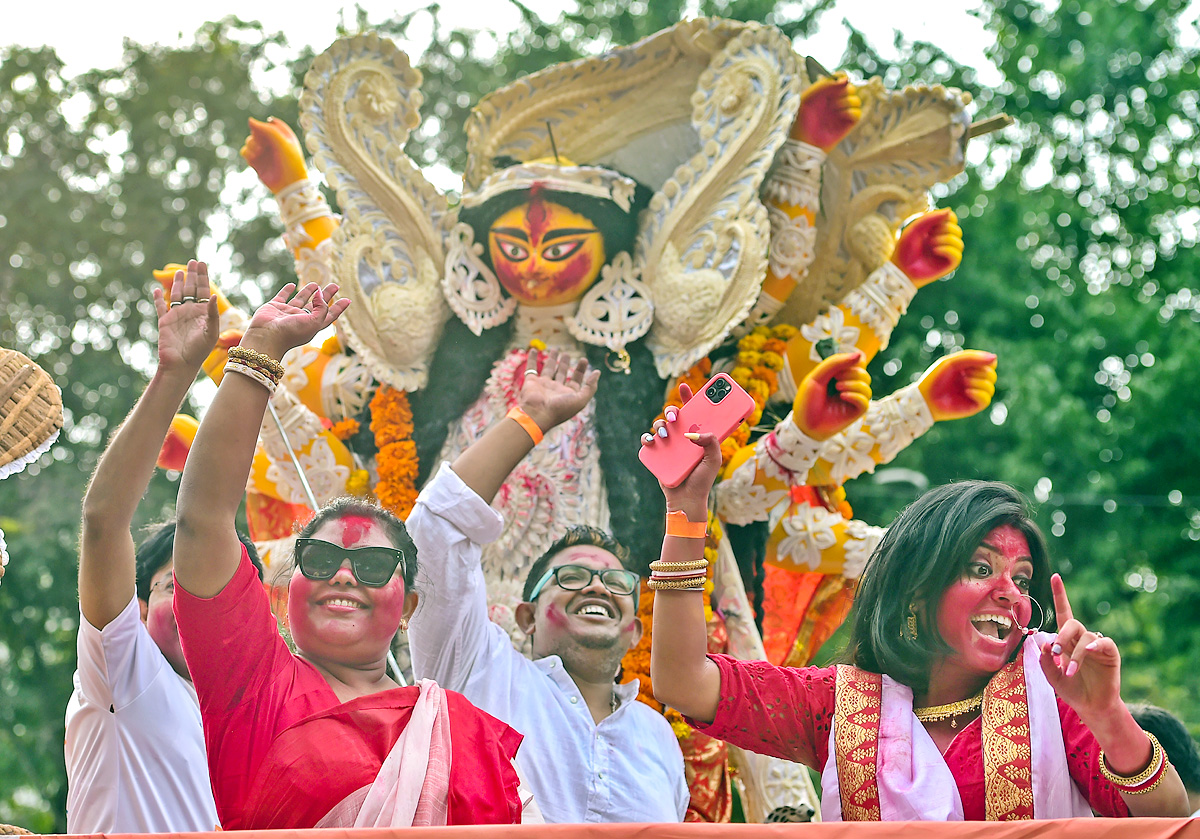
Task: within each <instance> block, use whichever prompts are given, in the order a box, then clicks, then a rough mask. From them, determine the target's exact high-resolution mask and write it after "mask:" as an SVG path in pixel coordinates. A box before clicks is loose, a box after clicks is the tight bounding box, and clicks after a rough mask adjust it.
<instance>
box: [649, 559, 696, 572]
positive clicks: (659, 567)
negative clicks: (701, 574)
mask: <svg viewBox="0 0 1200 839" xmlns="http://www.w3.org/2000/svg"><path fill="white" fill-rule="evenodd" d="M707 568H708V560H707V559H688V560H681V561H679V562H668V561H667V560H665V559H656V560H654V562H651V563H650V570H651V571H703V570H705V569H707Z"/></svg>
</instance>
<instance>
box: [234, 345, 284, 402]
mask: <svg viewBox="0 0 1200 839" xmlns="http://www.w3.org/2000/svg"><path fill="white" fill-rule="evenodd" d="M228 355H229V360H228V361H226V362H225V372H227V373H229V372H233V373H239V374H241V375H243V376H246V377H247V378H250V379H253V380H254V381H256V382H258V383H259V384H260V385H262V386H263V387H265V388H266V389H267V391H268V392H269V393H274V392H275V387H276V386H277V385H278V384H279V382H280V380H282V379H283V365H282V364H280V363H279V362H278V361H276V360H275V359H273V358H271V356H269V355H266V354H264V353H260V352H258V351H257V350H250V349H246V348H245V347H230V348H229V354H228Z"/></svg>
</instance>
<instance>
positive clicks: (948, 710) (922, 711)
mask: <svg viewBox="0 0 1200 839" xmlns="http://www.w3.org/2000/svg"><path fill="white" fill-rule="evenodd" d="M981 705H983V691H979V693H977V694H975V695H974V696H972V697H971V698H970V699H960V700H959V701H957V702H950V703H948V704H946V705H931V706H929V707H928V708H913V716H915V717H916V718H917V720H918V721H919V722H941V721H942V720H950V727H951V728H958V719H957V718H958V717H961V716H962V715H963V714H970V713H972V712H974V711H978V710H979V708H980V706H981Z"/></svg>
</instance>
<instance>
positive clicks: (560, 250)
mask: <svg viewBox="0 0 1200 839" xmlns="http://www.w3.org/2000/svg"><path fill="white" fill-rule="evenodd" d="M582 247H583V240H582V239H576V240H575V241H573V242H555V243H554V244H553V245H550V247H548V248H546V249H545V250H543V251H542V257H543V258H545V259H546V260H547V261H548V262H562V261H563V260H564V259H566V258H567V257H569V256H571V255H573V254H574V253H575V252H576V251H578V250H579V249H580V248H582Z"/></svg>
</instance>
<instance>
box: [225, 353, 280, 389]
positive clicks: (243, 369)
mask: <svg viewBox="0 0 1200 839" xmlns="http://www.w3.org/2000/svg"><path fill="white" fill-rule="evenodd" d="M225 372H226V373H238V374H240V375H242V376H245V377H246V378H248V379H253V380H254V381H256V382H258V383H259V384H260V385H262V386H263V387H265V388H266V389H267V393H270V394H273V393H275V382H273V381H272V380H271V378H270V377H269V376H267V374H266V373H263V372H261V371H259V370H256V369H254V368H253V367H251V366H250V365H249V364H246V363H245V362H244V361H238V360H237V359H232V360H230V361H226V362H225Z"/></svg>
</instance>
